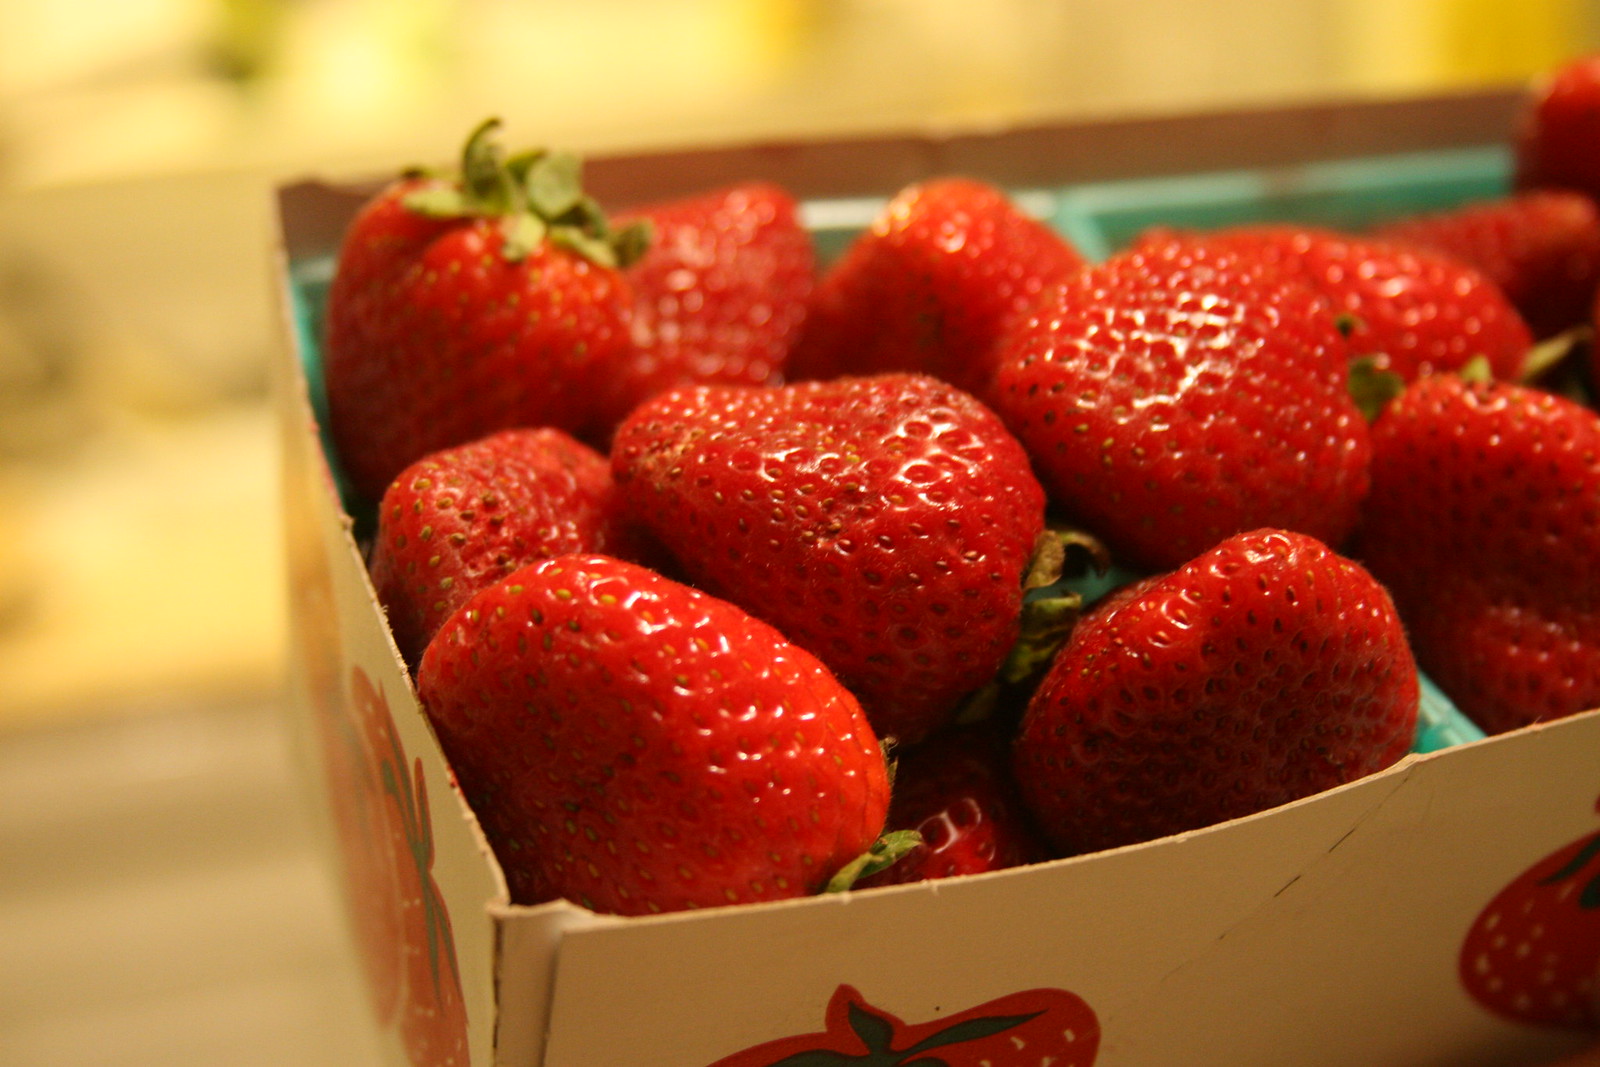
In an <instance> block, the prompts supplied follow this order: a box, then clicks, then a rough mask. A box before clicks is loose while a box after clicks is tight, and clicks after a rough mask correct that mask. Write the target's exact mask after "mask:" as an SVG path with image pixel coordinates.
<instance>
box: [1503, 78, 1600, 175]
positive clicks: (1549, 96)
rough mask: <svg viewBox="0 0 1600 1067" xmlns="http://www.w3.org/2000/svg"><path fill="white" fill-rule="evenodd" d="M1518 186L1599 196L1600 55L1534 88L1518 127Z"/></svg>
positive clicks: (1546, 79)
mask: <svg viewBox="0 0 1600 1067" xmlns="http://www.w3.org/2000/svg"><path fill="white" fill-rule="evenodd" d="M1515 154H1516V184H1517V186H1518V187H1519V188H1524V189H1545V188H1558V189H1576V190H1578V191H1579V192H1581V193H1585V194H1587V195H1589V196H1591V197H1595V198H1600V54H1595V55H1586V56H1581V57H1579V58H1577V59H1574V60H1572V61H1571V62H1570V63H1567V64H1566V65H1564V66H1562V67H1560V68H1558V69H1557V70H1555V71H1552V72H1551V73H1550V75H1549V76H1548V77H1545V78H1543V79H1541V80H1539V81H1538V82H1537V83H1535V84H1534V85H1533V86H1531V87H1530V89H1529V91H1528V94H1527V98H1526V100H1525V101H1524V104H1523V112H1522V115H1521V118H1520V120H1519V124H1518V128H1517V131H1516V145H1515Z"/></svg>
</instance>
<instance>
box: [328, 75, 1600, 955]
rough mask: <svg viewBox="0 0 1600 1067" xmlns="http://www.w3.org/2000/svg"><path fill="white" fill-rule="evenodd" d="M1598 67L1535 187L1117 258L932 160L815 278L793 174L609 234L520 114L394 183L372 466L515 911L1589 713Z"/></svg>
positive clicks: (679, 896)
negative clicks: (530, 137) (1588, 129)
mask: <svg viewBox="0 0 1600 1067" xmlns="http://www.w3.org/2000/svg"><path fill="white" fill-rule="evenodd" d="M1579 66H1580V68H1581V69H1578V71H1577V73H1574V74H1567V73H1562V74H1561V75H1559V76H1558V77H1557V78H1556V79H1555V80H1554V81H1553V82H1552V83H1551V85H1550V86H1548V87H1541V88H1540V89H1538V90H1532V91H1530V105H1529V110H1528V113H1527V116H1526V117H1525V121H1526V122H1527V123H1529V124H1530V125H1529V126H1528V127H1527V128H1526V129H1525V130H1524V131H1523V132H1522V134H1521V140H1519V141H1518V142H1517V147H1516V151H1517V152H1518V153H1520V155H1521V160H1522V162H1521V164H1520V166H1519V172H1518V173H1519V176H1518V179H1517V187H1516V188H1514V189H1508V190H1507V194H1506V196H1505V197H1503V198H1501V199H1498V200H1492V201H1483V202H1478V203H1475V204H1464V205H1460V206H1457V207H1451V208H1449V209H1448V210H1444V211H1440V212H1434V213H1430V214H1414V215H1404V216H1402V215H1400V214H1398V213H1397V214H1396V215H1394V216H1392V217H1389V218H1384V219H1375V220H1372V221H1371V224H1370V225H1369V226H1367V227H1366V228H1365V229H1364V230H1363V231H1362V232H1359V233H1356V232H1344V231H1340V230H1335V229H1330V228H1323V227H1312V226H1307V225H1304V224H1303V223H1301V222H1298V221H1294V222H1289V221H1284V220H1270V219H1267V220H1262V221H1261V222H1260V223H1259V224H1252V225H1250V226H1248V227H1234V228H1231V229H1228V230H1219V231H1214V232H1209V233H1208V232H1197V231H1178V230H1173V229H1167V228H1165V227H1156V228H1153V229H1150V230H1148V231H1147V232H1145V233H1144V234H1143V235H1141V236H1140V237H1138V238H1137V239H1136V240H1135V241H1134V243H1133V244H1132V245H1131V246H1130V247H1128V248H1126V249H1123V250H1121V251H1118V252H1116V253H1114V254H1113V255H1111V256H1110V257H1109V258H1107V259H1105V260H1104V261H1102V262H1099V263H1095V264H1089V263H1086V262H1084V260H1083V258H1082V257H1081V256H1080V255H1079V254H1078V253H1077V251H1076V250H1074V249H1073V247H1072V246H1071V245H1069V244H1068V243H1067V242H1066V241H1065V240H1063V239H1061V238H1060V237H1059V236H1058V235H1056V234H1055V233H1054V232H1053V230H1052V229H1051V227H1050V226H1049V225H1048V224H1047V223H1045V222H1042V221H1039V220H1038V219H1034V218H1031V217H1028V216H1026V215H1025V214H1024V213H1023V212H1021V211H1020V210H1019V209H1018V207H1017V205H1016V203H1015V202H1013V201H1011V200H1010V199H1009V197H1008V195H1007V193H1006V192H1005V191H1004V190H1002V189H999V188H997V187H993V186H989V185H986V184H984V183H982V182H978V181H974V180H972V179H970V178H964V177H959V176H940V177H931V178H929V179H927V180H924V181H921V182H918V183H916V184H914V185H911V186H907V187H905V188H903V189H901V190H900V191H899V192H898V193H896V194H894V195H892V196H891V197H890V198H889V199H888V201H887V203H886V205H885V207H884V210H883V211H882V212H881V213H880V214H879V216H878V218H877V219H876V220H874V221H873V222H872V223H871V224H870V226H869V227H868V228H867V230H866V231H865V232H863V233H862V234H861V235H860V236H859V238H858V239H857V240H856V241H855V242H854V243H853V244H852V245H850V246H849V247H848V248H847V249H846V251H845V252H844V254H843V255H842V256H841V257H840V258H839V259H838V260H835V261H834V262H833V263H831V264H828V265H826V266H825V267H819V264H818V260H817V258H816V256H817V252H816V249H815V248H814V247H813V244H812V237H811V235H810V234H809V232H808V231H807V230H806V229H805V227H804V225H803V217H804V212H803V211H802V208H803V207H804V205H803V204H801V203H799V202H798V201H796V199H795V198H794V196H792V195H791V194H790V193H789V192H788V191H787V190H785V189H783V188H782V187H781V186H778V185H776V184H774V183H772V182H770V181H767V180H765V179H764V178H761V177H760V176H752V177H751V178H750V180H748V181H745V182H739V183H736V184H733V185H729V186H726V187H724V188H720V189H712V190H707V191H705V192H704V193H701V194H697V195H692V196H687V197H682V198H679V199H674V200H668V201H663V202H659V203H654V204H647V205H629V206H627V207H626V208H625V209H623V210H619V211H616V212H613V213H611V214H609V215H608V214H607V212H606V211H605V210H603V209H602V208H601V206H600V205H599V204H597V203H596V202H595V201H594V199H593V198H592V197H591V196H589V195H588V194H587V193H585V192H584V190H583V188H582V186H581V182H580V180H579V179H580V173H581V167H580V165H579V162H578V160H577V159H576V158H575V157H572V156H570V155H567V154H564V153H560V152H552V151H535V152H530V153H523V154H519V155H514V156H510V157H506V156H504V155H502V154H501V152H500V150H499V148H498V146H497V144H496V142H495V135H496V133H497V130H498V125H497V124H496V123H495V122H493V121H492V120H491V121H490V122H486V123H484V124H483V125H482V126H480V127H479V128H478V129H477V130H475V131H474V132H473V134H472V136H471V137H470V138H469V140H468V142H467V145H466V147H465V149H464V150H463V154H462V158H461V160H460V163H459V164H458V166H457V167H455V168H454V169H453V170H449V171H444V172H439V173H424V172H408V173H407V174H405V175H403V176H402V177H401V178H399V179H398V180H397V181H395V182H393V183H391V184H390V185H388V186H386V187H384V188H383V189H381V190H380V191H379V192H378V193H377V194H376V195H374V196H373V197H372V198H371V200H370V201H369V202H368V203H367V205H366V206H365V207H364V208H363V209H362V211H361V212H360V213H359V214H358V215H357V217H356V219H355V221H354V222H353V223H352V225H351V227H350V230H349V232H348V234H347V235H346V237H345V240H344V243H343V245H342V247H341V250H340V254H339V259H338V263H337V265H336V269H335V277H334V281H333V285H332V287H331V290H330V293H329V297H328V307H327V324H328V325H327V333H326V339H325V342H326V343H325V348H324V353H323V354H324V366H325V374H326V385H327V392H328V400H329V415H330V420H331V425H330V429H331V436H332V439H333V442H334V445H335V453H336V454H335V456H334V458H335V459H336V461H337V464H338V466H339V467H340V468H341V469H342V471H343V472H344V473H345V474H346V475H347V476H348V478H349V481H350V484H351V485H352V486H353V487H354V488H355V490H356V494H355V495H356V496H357V497H358V498H360V500H358V501H357V503H358V504H360V503H362V502H364V503H365V504H366V505H367V506H368V507H370V508H373V510H371V511H368V512H365V513H363V514H364V517H365V518H366V519H371V520H373V521H372V522H370V523H368V524H367V525H366V526H358V529H363V530H364V529H366V528H367V527H370V528H371V529H373V530H375V534H374V536H372V538H371V539H370V540H369V541H365V542H364V543H363V545H362V547H363V548H364V549H366V550H367V551H368V565H369V573H370V575H371V577H372V581H373V586H374V589H375V590H376V592H377V595H378V597H379V599H380V601H381V603H382V606H383V608H384V610H385V611H386V612H387V615H388V618H389V622H390V627H391V630H392V633H393V635H394V638H395V641H396V646H397V648H398V649H399V650H400V651H401V653H402V656H403V658H404V659H405V661H406V662H407V665H408V666H409V667H411V668H412V670H413V675H414V679H415V682H416V687H417V692H418V695H419V697H420V700H421V703H422V706H423V709H424V711H425V713H426V714H427V715H428V717H429V719H430V721H431V722H432V724H433V726H434V728H435V730H436V732H437V735H438V737H439V739H440V743H441V745H442V747H443V749H444V751H445V754H446V756H447V758H448V759H449V761H450V764H451V766H452V769H453V771H454V772H455V774H456V777H457V780H458V781H459V783H460V785H461V788H462V790H463V792H464V794H465V796H466V798H467V800H468V802H469V804H470V805H471V806H472V808H473V810H474V811H475V812H476V814H477V816H478V818H479V820H480V821H481V823H482V825H483V827H484V829H485V832H486V834H487V836H488V839H489V841H490V843H491V845H492V846H493V848H494V850H495V853H496V856H497V857H498V859H499V861H500V864H501V866H502V868H503V869H504V871H505V873H506V876H507V880H508V883H509V885H510V888H511V893H512V896H513V899H514V900H515V901H517V902H519V903H526V904H533V903H538V902H542V901H547V900H552V899H556V898H565V899H568V900H571V901H574V902H577V903H579V904H581V905H583V906H585V907H589V908H593V909H596V910H600V911H607V912H615V913H619V914H645V913H651V912H656V911H671V910H676V909H683V908H691V907H708V906H717V905H724V904H742V903H748V902H757V901H768V900H777V899H785V898H790V897H796V896H803V895H808V894H814V893H821V892H829V891H842V890H846V889H858V890H861V889H873V888H877V887H888V886H894V885H899V884H905V883H911V882H919V881H927V880H931V879H938V878H947V877H956V876H964V877H973V876H978V877H981V876H985V875H987V874H989V873H992V872H997V871H1003V870H1005V869H1007V868H1012V867H1016V866H1021V865H1025V864H1028V863H1034V862H1041V861H1045V860H1049V859H1053V858H1056V857H1060V856H1065V855H1073V854H1081V853H1085V852H1092V851H1095V850H1098V849H1105V848H1112V847H1119V846H1123V845H1130V844H1134V843H1137V842H1142V841H1148V840H1152V839H1154V838H1158V837H1161V836H1164V835H1169V834H1177V833H1184V832H1188V831H1191V830H1196V829H1199V828H1201V827H1204V826H1209V825H1213V824H1215V823H1217V822H1220V821H1224V820H1229V819H1234V818H1240V817H1244V816H1247V815H1250V814H1252V813H1256V812H1260V811H1263V810H1267V809H1270V808H1273V807H1275V806H1277V805H1280V804H1284V803H1288V802H1290V801H1293V800H1296V799H1299V798H1302V797H1305V796H1309V795H1312V794H1314V793H1316V792H1318V791H1320V790H1324V789H1328V788H1332V787H1334V786H1337V785H1339V784H1342V783H1345V782H1349V781H1352V780H1354V779H1357V778H1360V777H1362V776H1364V775H1368V774H1372V773H1376V772H1379V771H1381V770H1383V769H1384V768H1386V767H1390V766H1393V765H1394V764H1395V763H1396V762H1397V761H1399V760H1401V759H1402V758H1404V757H1405V756H1406V755H1407V753H1408V752H1411V751H1412V750H1413V741H1414V738H1415V737H1416V736H1417V732H1418V726H1419V719H1418V714H1419V702H1420V692H1421V691H1422V689H1423V688H1425V687H1424V682H1431V683H1434V684H1436V685H1437V687H1438V688H1440V689H1442V690H1443V692H1444V693H1445V694H1446V695H1447V697H1448V700H1449V701H1453V703H1454V708H1455V709H1458V710H1459V711H1460V712H1461V713H1463V714H1465V715H1466V716H1469V717H1470V718H1471V719H1472V720H1474V721H1475V722H1476V724H1477V726H1478V727H1480V728H1481V729H1482V730H1483V731H1486V732H1489V733H1497V732H1503V731H1506V730H1512V729H1517V728H1520V727H1522V726H1525V725H1528V724H1530V723H1536V722H1542V721H1549V720H1552V719H1557V718H1561V717H1564V716H1568V715H1572V714H1575V713H1577V712H1580V711H1583V710H1586V709H1589V708H1593V707H1595V706H1597V705H1600V595H1597V594H1596V593H1595V592H1594V590H1595V589H1596V588H1597V587H1600V583H1597V581H1596V579H1597V578H1600V575H1597V574H1596V573H1595V571H1596V569H1597V567H1600V458H1597V457H1600V413H1597V412H1596V405H1595V401H1594V397H1595V392H1594V383H1595V381H1596V380H1597V379H1600V357H1597V356H1596V354H1595V353H1596V349H1597V346H1595V345H1594V344H1593V327H1594V318H1595V316H1596V314H1597V313H1600V307H1597V306H1596V301H1597V300H1600V295H1597V287H1600V221H1597V220H1600V216H1597V214H1596V209H1595V204H1594V202H1593V200H1592V199H1590V198H1591V197H1592V196H1593V195H1594V191H1595V190H1600V153H1594V152H1589V151H1588V150H1589V149H1592V147H1593V144H1595V143H1600V141H1597V140H1596V139H1595V138H1593V137H1591V138H1589V139H1588V140H1587V141H1582V140H1581V139H1580V140H1579V141H1578V142H1572V141H1571V140H1570V138H1571V137H1572V136H1573V135H1572V133H1571V130H1573V129H1575V128H1579V127H1580V126H1581V122H1580V121H1579V117H1578V113H1579V111H1581V109H1579V108H1577V107H1576V105H1575V104H1574V103H1573V101H1574V100H1580V99H1582V98H1583V94H1584V93H1586V92H1589V91H1590V90H1588V89H1587V88H1585V86H1586V85H1587V84H1588V82H1589V81H1593V82H1594V83H1595V84H1596V85H1600V74H1597V73H1596V72H1597V71H1600V67H1595V69H1594V70H1593V71H1591V70H1590V69H1589V67H1588V65H1579ZM1594 91H1595V92H1600V89H1596V90H1594ZM1538 93H1546V94H1548V96H1547V97H1538V96H1537V94H1538ZM1536 100H1539V101H1543V102H1538V103H1535V101H1536ZM1549 101H1556V103H1551V102H1549ZM1558 104H1559V106H1558ZM1541 126H1542V128H1540V127H1541ZM1564 139H1568V140H1566V141H1564ZM1586 152H1588V154H1587V155H1586V154H1585V153H1586ZM1591 157H1592V158H1591ZM1589 179H1593V182H1594V184H1593V185H1592V186H1586V182H1587V181H1588V180H1589ZM1586 188H1587V189H1588V190H1589V191H1585V189H1586ZM1536 337H1538V338H1540V339H1541V343H1539V344H1535V338H1536ZM1557 371H1559V373H1557ZM1358 394H1359V395H1358ZM379 501H381V505H380V504H379V503H378V502H379ZM361 517H362V516H358V518H361ZM1430 691H1431V687H1430ZM1496 966H1497V967H1498V964H1496Z"/></svg>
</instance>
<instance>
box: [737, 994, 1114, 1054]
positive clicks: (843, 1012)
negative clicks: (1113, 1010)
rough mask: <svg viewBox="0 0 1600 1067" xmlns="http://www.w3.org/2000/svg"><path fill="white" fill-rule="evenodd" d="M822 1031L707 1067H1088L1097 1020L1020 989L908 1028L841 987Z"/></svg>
mask: <svg viewBox="0 0 1600 1067" xmlns="http://www.w3.org/2000/svg"><path fill="white" fill-rule="evenodd" d="M826 1027H827V1028H826V1029H825V1030H823V1031H822V1032H820V1033H814V1034H796V1035H794V1036H792V1037H780V1038H778V1039H777V1040H775V1041H764V1042H762V1043H761V1044H759V1045H756V1046H755V1047H753V1048H747V1049H743V1050H741V1051H739V1052H736V1053H734V1054H733V1055H731V1056H725V1057H723V1058H722V1059H720V1060H718V1061H717V1062H716V1063H713V1064H712V1065H711V1067H849V1065H850V1064H859V1065H860V1067H902V1065H903V1067H1092V1065H1093V1064H1094V1061H1095V1058H1096V1057H1097V1056H1098V1055H1099V1051H1100V1020H1099V1018H1098V1017H1097V1016H1096V1015H1095V1013H1094V1009H1093V1008H1091V1007H1089V1005H1088V1003H1087V1002H1086V1001H1084V999H1083V998H1082V997H1080V996H1078V995H1077V994H1076V993H1069V992H1067V991H1066V990H1065V989H1049V988H1043V989H1024V990H1022V991H1021V992H1017V993H1010V994H1007V995H1006V996H1003V997H998V998H996V999H994V1000H990V1001H986V1002H985V1003H983V1004H979V1005H977V1006H976V1007H973V1008H968V1009H966V1010H965V1011H959V1012H956V1013H954V1014H943V1015H940V1016H939V1017H938V1018H935V1019H931V1020H929V1021H928V1022H925V1023H906V1022H904V1021H902V1020H900V1019H898V1018H896V1017H895V1016H893V1015H891V1014H889V1013H888V1012H886V1011H884V1010H883V1009H881V1008H878V1007H876V1006H875V1005H873V1004H870V1003H868V1001H867V999H866V998H865V997H863V996H862V995H861V994H860V993H859V992H857V991H856V989H855V988H854V987H852V986H848V985H841V986H839V987H838V988H837V989H835V990H834V993H833V996H832V998H831V999H830V1000H829V1001H828V1009H827V1017H826Z"/></svg>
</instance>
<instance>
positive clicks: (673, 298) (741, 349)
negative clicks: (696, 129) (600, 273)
mask: <svg viewBox="0 0 1600 1067" xmlns="http://www.w3.org/2000/svg"><path fill="white" fill-rule="evenodd" d="M640 222H642V223H645V224H647V225H648V226H649V227H650V230H651V232H652V234H653V239H652V240H651V243H650V248H649V250H648V251H646V252H645V253H644V254H643V256H641V257H640V259H639V260H638V261H637V262H636V263H634V264H633V266H631V267H629V268H628V270H627V278H628V281H629V283H630V284H631V285H632V287H633V291H634V309H633V335H634V343H635V352H634V354H633V356H632V357H631V358H630V359H629V360H628V361H627V362H626V363H625V364H624V365H623V366H622V367H621V368H619V370H618V372H617V374H616V375H615V376H614V377H613V378H612V379H611V380H610V381H609V382H608V383H607V387H608V389H609V390H610V399H609V400H608V402H607V409H608V414H607V420H606V421H607V425H608V426H611V425H614V424H615V423H616V422H618V421H620V420H621V418H622V417H623V416H624V415H626V414H627V413H628V412H629V411H632V410H633V409H634V408H635V407H637V406H638V405H639V404H640V403H641V402H642V401H644V400H646V399H647V398H649V397H651V396H653V395H655V394H656V393H659V392H662V391H663V390H665V389H667V388H669V387H671V386H675V385H686V384H692V383H700V382H706V383H718V384H730V385H740V384H742V385H761V386H766V385H777V384H778V383H779V382H780V381H782V379H783V372H784V369H785V367H786V365H787V364H788V360H789V350H790V349H791V348H792V347H793V346H794V343H795V338H796V337H797V336H798V335H799V332H800V329H801V325H802V323H803V322H804V321H805V315H806V303H807V301H808V300H809V299H810V297H811V291H812V289H813V287H814V286H815V284H816V253H815V251H814V249H813V248H812V243H811V235H810V233H809V232H807V230H806V229H805V227H804V226H803V225H802V224H801V221H800V214H799V206H798V205H797V204H796V203H795V200H794V198H793V197H792V196H790V195H789V193H788V192H787V191H785V190H784V189H782V188H781V187H779V186H777V185H773V184H772V183H770V182H745V183H741V184H738V185H733V186H729V187H727V188H725V189H719V190H715V191H713V192H709V193H704V194H701V195H699V196H692V197H686V198H683V199H679V200H672V201H669V202H666V203H661V204H655V205H651V206H649V207H644V208H639V209H637V210H634V211H629V212H624V213H620V214H618V215H617V217H616V225H618V226H628V225H631V224H634V223H640Z"/></svg>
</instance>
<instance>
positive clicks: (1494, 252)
mask: <svg viewBox="0 0 1600 1067" xmlns="http://www.w3.org/2000/svg"><path fill="white" fill-rule="evenodd" d="M1373 235H1374V236H1375V237H1377V238H1379V239H1380V240H1383V241H1385V242H1388V243H1391V244H1397V245H1407V246H1416V247H1422V248H1430V249H1432V250H1433V251H1435V252H1439V253H1442V254H1444V255H1447V256H1450V257H1452V258H1454V259H1457V260H1460V261H1461V262H1463V263H1466V264H1468V265H1469V266H1472V267H1475V268H1476V269H1478V270H1479V271H1481V272H1482V273H1483V274H1484V276H1485V277H1487V278H1488V279H1489V280H1490V281H1492V282H1494V283H1495V285H1497V286H1499V288H1500V289H1501V290H1502V291H1503V292H1504V293H1505V294H1506V297H1507V298H1508V299H1510V301H1511V303H1512V305H1513V306H1514V307H1516V309H1517V311H1518V313H1519V314H1521V316H1522V317H1523V319H1524V320H1525V321H1526V322H1527V324H1528V326H1529V328H1530V329H1532V330H1533V333H1534V335H1535V336H1536V337H1540V338H1544V337H1553V336H1554V335H1556V334H1558V333H1560V332H1562V331H1563V330H1567V329H1570V328H1571V327H1573V326H1580V325H1583V324H1585V323H1587V322H1588V320H1589V309H1590V307H1591V306H1592V304H1593V302H1594V298H1595V293H1596V291H1597V290H1600V208H1596V206H1595V203H1594V201H1592V200H1590V199H1589V198H1588V197H1587V196H1584V195H1583V194H1581V193H1575V192H1572V191H1570V190H1563V189H1547V190H1530V191H1527V192H1523V193H1519V194H1516V195H1513V196H1506V197H1502V198H1500V199H1498V200H1488V201H1483V202H1479V203H1473V204H1467V205H1464V206H1462V207H1459V208H1456V209H1453V210H1449V211H1438V212H1432V213H1429V214H1425V215H1412V216H1408V217H1406V218H1400V219H1393V220H1391V221H1389V222H1387V223H1385V224H1384V225H1382V226H1380V227H1378V228H1377V229H1376V230H1375V231H1374V234H1373Z"/></svg>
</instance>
